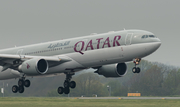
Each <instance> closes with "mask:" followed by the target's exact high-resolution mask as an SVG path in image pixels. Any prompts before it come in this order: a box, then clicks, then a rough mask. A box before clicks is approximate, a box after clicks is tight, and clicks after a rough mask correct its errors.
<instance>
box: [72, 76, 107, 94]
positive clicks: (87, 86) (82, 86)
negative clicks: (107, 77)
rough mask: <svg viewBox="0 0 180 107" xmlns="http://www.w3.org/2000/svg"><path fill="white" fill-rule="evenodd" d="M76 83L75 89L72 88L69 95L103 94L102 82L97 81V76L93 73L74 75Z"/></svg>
mask: <svg viewBox="0 0 180 107" xmlns="http://www.w3.org/2000/svg"><path fill="white" fill-rule="evenodd" d="M74 80H75V81H76V83H77V85H76V88H75V89H72V91H71V95H73V96H82V95H83V96H93V95H94V94H96V95H98V96H104V95H105V89H104V88H103V84H102V83H100V81H99V76H98V75H96V74H93V73H84V74H80V75H79V76H77V77H75V78H74Z"/></svg>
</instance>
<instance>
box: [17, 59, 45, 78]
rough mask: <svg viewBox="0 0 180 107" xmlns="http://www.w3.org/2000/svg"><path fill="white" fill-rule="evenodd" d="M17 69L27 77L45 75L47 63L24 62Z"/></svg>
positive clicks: (39, 60) (38, 61) (33, 60)
mask: <svg viewBox="0 0 180 107" xmlns="http://www.w3.org/2000/svg"><path fill="white" fill-rule="evenodd" d="M18 69H19V71H20V72H23V73H25V74H27V75H39V74H45V73H46V72H47V71H48V62H47V61H46V60H45V59H36V58H35V59H30V60H27V61H24V62H23V63H22V64H21V65H20V66H19V67H18Z"/></svg>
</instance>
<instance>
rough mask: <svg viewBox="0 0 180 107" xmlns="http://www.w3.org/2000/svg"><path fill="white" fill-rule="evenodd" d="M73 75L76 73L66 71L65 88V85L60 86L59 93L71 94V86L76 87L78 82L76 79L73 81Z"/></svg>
mask: <svg viewBox="0 0 180 107" xmlns="http://www.w3.org/2000/svg"><path fill="white" fill-rule="evenodd" d="M72 75H74V73H66V80H65V81H64V88H63V87H59V88H58V90H57V91H58V93H59V94H63V93H64V94H69V92H70V89H69V88H72V89H73V88H75V87H76V82H75V81H71V78H72Z"/></svg>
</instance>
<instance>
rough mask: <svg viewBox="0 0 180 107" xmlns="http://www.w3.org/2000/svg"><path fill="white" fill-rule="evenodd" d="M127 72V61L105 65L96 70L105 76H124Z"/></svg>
mask: <svg viewBox="0 0 180 107" xmlns="http://www.w3.org/2000/svg"><path fill="white" fill-rule="evenodd" d="M126 72H127V66H126V64H125V63H118V64H110V65H103V66H101V67H100V68H98V70H97V71H95V73H98V74H99V75H103V76H105V77H122V76H124V75H125V74H126Z"/></svg>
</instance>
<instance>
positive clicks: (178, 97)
mask: <svg viewBox="0 0 180 107" xmlns="http://www.w3.org/2000/svg"><path fill="white" fill-rule="evenodd" d="M76 99H137V100H138V99H141V100H143V99H144V100H146V99H155V100H157V99H180V97H77V98H76Z"/></svg>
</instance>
